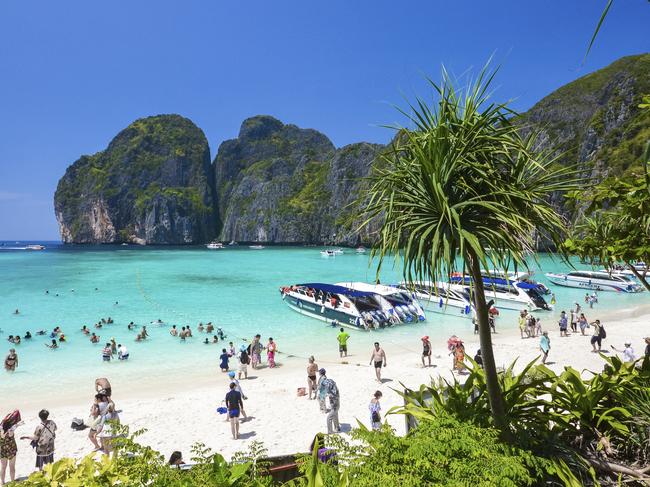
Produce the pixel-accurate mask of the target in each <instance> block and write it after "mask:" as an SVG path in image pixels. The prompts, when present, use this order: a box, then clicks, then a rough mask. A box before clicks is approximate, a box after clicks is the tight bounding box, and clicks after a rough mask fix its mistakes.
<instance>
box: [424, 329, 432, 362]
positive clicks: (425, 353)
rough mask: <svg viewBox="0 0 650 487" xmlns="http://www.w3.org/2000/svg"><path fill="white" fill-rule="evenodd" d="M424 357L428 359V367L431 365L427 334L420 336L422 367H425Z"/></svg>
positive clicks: (429, 343) (429, 344)
mask: <svg viewBox="0 0 650 487" xmlns="http://www.w3.org/2000/svg"><path fill="white" fill-rule="evenodd" d="M425 358H426V359H428V360H429V367H431V342H430V341H429V337H428V336H427V335H425V336H423V337H422V367H426V365H425V364H424V359H425Z"/></svg>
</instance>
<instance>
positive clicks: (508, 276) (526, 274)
mask: <svg viewBox="0 0 650 487" xmlns="http://www.w3.org/2000/svg"><path fill="white" fill-rule="evenodd" d="M481 275H482V276H483V277H484V278H488V279H503V280H506V281H519V282H525V283H528V284H533V285H535V286H537V290H538V291H540V292H541V293H542V294H551V290H550V289H549V288H548V287H547V286H546V285H544V284H542V283H541V282H537V281H535V280H534V279H533V278H532V275H533V272H532V271H500V270H497V269H490V270H489V271H487V270H483V271H481Z"/></svg>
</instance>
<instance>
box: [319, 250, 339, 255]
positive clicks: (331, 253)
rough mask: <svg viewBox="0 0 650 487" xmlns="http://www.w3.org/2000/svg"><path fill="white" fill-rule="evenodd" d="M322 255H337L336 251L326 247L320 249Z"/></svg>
mask: <svg viewBox="0 0 650 487" xmlns="http://www.w3.org/2000/svg"><path fill="white" fill-rule="evenodd" d="M320 255H321V256H323V257H336V252H334V251H333V250H330V249H325V250H321V251H320Z"/></svg>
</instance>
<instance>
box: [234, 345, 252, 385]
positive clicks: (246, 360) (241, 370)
mask: <svg viewBox="0 0 650 487" xmlns="http://www.w3.org/2000/svg"><path fill="white" fill-rule="evenodd" d="M250 363H251V358H250V357H249V355H248V347H247V346H246V345H242V346H241V348H240V349H239V367H238V369H237V373H238V377H237V378H238V379H241V376H242V374H244V379H248V364H250Z"/></svg>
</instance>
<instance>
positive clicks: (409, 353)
mask: <svg viewBox="0 0 650 487" xmlns="http://www.w3.org/2000/svg"><path fill="white" fill-rule="evenodd" d="M587 312H588V314H587V317H588V319H589V320H590V321H591V320H594V319H596V318H600V319H601V321H602V322H603V324H604V325H605V327H606V330H607V338H606V339H605V340H604V342H603V350H607V351H608V353H609V354H612V353H616V352H613V351H612V350H611V349H610V345H614V346H615V347H617V348H621V349H622V348H623V343H624V342H625V341H626V340H631V341H632V343H633V347H634V349H635V352H636V354H637V356H641V355H642V354H643V352H644V342H643V337H644V336H648V335H650V312H649V310H648V308H647V307H640V308H635V309H629V310H619V311H616V312H611V311H610V312H609V313H606V312H599V311H598V310H587ZM500 319H501V320H504V319H506V318H504V317H502V318H500ZM507 319H509V320H514V319H515V317H514V315H509V316H508V318H507ZM432 321H433V324H429V325H427V326H426V327H422V328H420V329H414V330H413V339H412V343H410V344H397V343H382V346H383V348H384V350H385V351H386V354H387V367H386V368H385V369H384V370H383V375H384V377H385V379H387V380H386V381H385V382H384V383H383V384H381V385H379V384H378V383H377V382H375V380H374V370H373V369H372V368H371V367H369V366H368V361H369V359H370V351H371V346H372V342H373V341H374V340H375V339H381V334H379V333H377V334H373V333H355V332H351V335H352V337H351V338H350V341H349V350H350V356H349V357H348V358H347V359H346V361H347V362H348V363H347V364H342V363H341V360H340V359H339V358H338V352H337V344H336V341H335V340H333V341H332V343H325V344H323V346H324V347H326V349H325V350H323V352H322V353H316V351H311V350H306V351H305V353H304V356H308V355H310V354H312V353H313V354H314V355H315V356H316V360H317V363H318V364H319V366H321V367H324V368H326V369H327V375H328V376H329V377H330V378H332V379H334V380H335V381H336V382H337V384H338V387H339V389H340V394H341V409H340V414H339V417H340V421H341V424H342V428H343V430H344V431H348V430H349V429H350V428H353V427H355V426H356V424H357V420H359V421H361V422H362V423H365V424H366V425H369V413H368V403H369V401H370V399H371V396H372V394H373V393H374V392H375V390H377V389H379V390H381V391H382V392H383V394H384V395H383V398H382V400H381V405H382V410H383V411H384V412H385V411H387V410H388V409H389V408H391V407H392V406H396V405H398V404H400V398H399V396H398V395H397V394H396V393H395V392H394V391H393V389H399V388H401V385H400V383H401V384H404V385H405V386H407V387H410V388H417V387H418V386H419V385H420V384H422V383H428V382H430V378H431V377H432V376H438V375H442V376H444V377H451V375H452V374H451V370H450V369H451V364H452V359H451V357H450V356H449V355H448V352H447V350H446V341H447V338H448V337H447V336H444V337H443V336H436V334H435V320H432ZM497 326H499V324H497ZM466 329H469V327H466ZM545 329H546V330H548V331H549V336H550V338H551V352H550V355H549V362H551V364H550V367H551V368H553V369H554V370H556V371H561V370H562V369H563V367H564V366H567V365H572V366H574V367H576V368H577V369H579V370H583V369H587V370H594V371H599V370H601V369H602V365H603V360H602V358H601V357H600V356H599V355H597V354H594V353H591V345H590V343H589V338H590V337H589V336H581V335H580V334H579V333H578V334H573V335H570V336H569V337H563V338H561V337H560V336H559V330H558V327H557V324H556V323H555V322H554V321H552V320H550V319H547V320H546V321H545ZM497 331H499V329H498V330H497ZM424 334H428V335H430V337H431V341H432V344H433V363H434V364H435V366H434V367H431V368H422V365H421V362H420V353H421V342H420V337H421V336H422V335H424ZM458 335H459V336H460V338H461V339H463V341H464V342H465V346H466V350H467V353H468V354H470V355H471V356H473V355H474V353H475V352H476V350H477V349H478V337H477V336H476V335H473V334H471V333H469V334H468V333H458ZM493 340H494V350H495V356H496V360H497V365H499V366H505V365H508V364H509V363H510V362H511V361H512V360H514V359H515V358H517V357H518V358H519V362H518V364H519V366H523V365H525V364H526V363H527V362H528V361H530V360H533V359H534V358H535V357H536V356H538V355H539V348H538V346H539V339H538V338H530V339H521V338H520V337H519V332H518V330H516V329H515V327H512V326H510V327H508V330H507V331H500V332H499V333H497V334H495V335H493ZM279 347H280V350H282V344H281V343H279ZM278 361H279V363H280V364H281V366H280V367H278V368H275V369H269V368H266V367H265V368H262V369H259V370H256V371H254V370H252V369H251V368H250V367H249V376H250V378H249V379H248V380H243V381H242V388H243V390H244V393H245V394H246V395H247V396H248V400H247V401H245V408H246V413H247V414H248V415H249V416H251V419H250V420H248V421H246V422H243V423H242V424H241V430H240V431H241V435H242V439H240V440H233V439H232V437H231V434H230V426H229V424H228V423H226V422H225V421H224V420H225V417H224V416H223V415H219V414H218V413H217V412H216V408H217V407H219V406H220V405H221V401H222V400H223V398H224V395H225V393H226V392H227V384H228V377H227V375H226V374H224V373H221V372H220V371H219V370H218V368H217V360H216V359H215V363H214V370H210V371H200V372H197V373H196V374H191V375H188V376H187V377H185V378H182V379H173V380H169V381H165V382H163V383H148V382H147V380H146V378H136V377H134V378H133V380H132V381H122V380H120V381H113V384H112V385H113V399H114V401H115V403H116V405H117V407H118V409H121V410H123V413H122V414H121V419H122V422H123V423H126V424H128V425H129V426H130V427H131V428H132V430H136V429H139V428H146V429H147V432H146V433H145V434H144V435H142V436H141V437H140V441H141V442H142V443H145V444H147V445H150V446H151V447H153V448H155V449H157V450H158V451H160V452H161V453H162V454H164V455H165V456H166V457H168V456H169V454H170V453H171V452H172V451H174V450H180V451H182V453H183V455H184V457H185V458H186V460H187V459H189V457H190V456H191V455H190V447H191V446H192V444H193V443H195V442H202V443H205V444H206V445H207V446H209V447H211V448H212V449H213V450H214V451H216V452H219V453H221V454H223V455H224V456H225V457H226V458H229V457H230V456H231V455H232V454H233V453H234V452H236V451H239V450H244V449H246V448H247V445H248V444H249V443H250V442H251V441H253V440H257V441H261V442H262V443H263V444H264V446H265V447H266V448H267V449H268V451H269V454H270V455H280V454H287V453H293V452H297V451H306V450H307V449H308V447H309V444H310V442H311V440H312V438H313V437H314V435H315V434H316V433H318V432H325V431H326V424H325V415H324V414H322V413H320V412H319V408H318V402H317V401H310V400H308V399H307V397H297V395H296V390H297V388H298V387H304V386H305V385H306V380H305V379H306V372H305V368H306V365H307V363H306V360H304V359H303V358H289V357H285V356H282V355H280V356H279V360H278ZM109 379H110V377H109ZM93 382H94V378H89V379H88V383H84V384H79V388H78V389H76V390H74V391H61V395H60V396H59V397H49V398H42V399H41V400H40V401H38V402H30V404H29V405H28V406H26V405H25V403H24V402H21V395H20V394H19V393H18V391H16V395H15V396H13V397H12V398H3V401H2V402H3V409H6V410H11V409H12V408H18V409H20V410H21V413H22V416H23V420H24V422H25V424H24V425H23V426H21V427H19V429H18V430H17V432H16V436H17V437H19V436H22V435H29V434H31V433H32V432H33V430H34V428H35V427H36V425H37V424H38V418H37V413H38V410H40V409H41V408H42V407H45V408H48V409H49V410H50V413H51V416H50V418H51V419H53V420H54V421H55V422H56V423H57V425H58V433H57V438H56V453H55V458H57V459H58V458H62V457H64V456H73V457H78V458H79V457H82V456H84V455H86V454H88V453H89V452H90V451H91V450H92V447H91V444H90V442H89V441H88V439H87V430H86V431H80V432H77V431H73V430H72V429H71V428H70V423H71V420H72V418H73V417H79V418H84V419H85V418H86V417H87V416H88V410H89V407H90V404H91V401H92V397H93V394H94V392H93V390H94V389H93V386H94V384H93ZM387 420H388V422H389V423H390V424H391V425H392V426H393V427H394V428H395V429H396V430H397V431H398V432H400V433H403V432H404V419H403V417H401V416H389V417H388V418H387ZM34 460H35V455H34V452H33V451H32V449H31V448H30V446H29V442H27V441H20V440H18V457H17V474H18V475H19V476H24V475H28V474H29V473H30V472H31V471H33V469H34V467H33V466H34Z"/></svg>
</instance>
